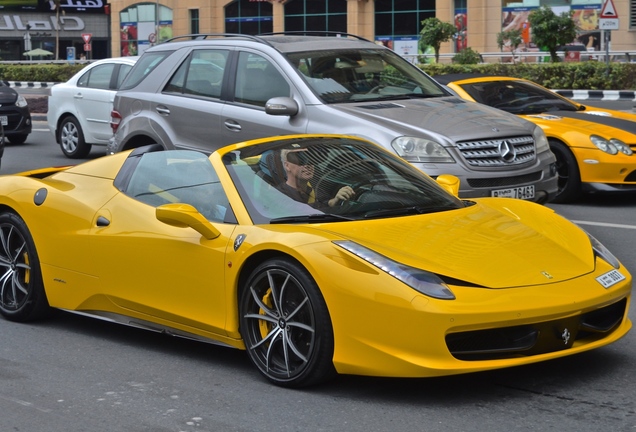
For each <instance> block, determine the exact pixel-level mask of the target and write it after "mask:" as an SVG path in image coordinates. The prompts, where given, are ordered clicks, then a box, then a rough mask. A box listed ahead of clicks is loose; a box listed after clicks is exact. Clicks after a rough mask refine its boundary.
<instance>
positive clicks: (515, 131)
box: [108, 34, 557, 202]
mask: <svg viewBox="0 0 636 432" xmlns="http://www.w3.org/2000/svg"><path fill="white" fill-rule="evenodd" d="M111 126H112V128H113V131H114V136H113V138H112V139H111V142H110V144H109V148H108V151H109V152H110V153H114V152H118V151H121V150H125V149H130V148H135V147H139V146H142V145H146V144H151V143H159V144H161V145H163V146H164V147H166V148H175V147H178V148H187V149H198V150H203V151H207V152H212V151H214V150H215V149H217V148H219V147H222V146H224V145H226V144H231V143H235V142H240V141H245V140H250V139H254V138H263V137H267V136H271V135H281V134H293V133H298V134H304V133H337V134H348V135H357V136H360V137H364V138H367V139H369V140H371V141H373V142H376V143H378V144H380V145H381V146H383V147H385V148H386V149H389V150H391V151H393V152H395V153H397V154H398V155H399V156H401V157H402V158H403V159H404V160H406V161H408V162H410V163H412V164H414V165H416V166H417V167H418V168H420V169H421V170H422V171H424V172H426V173H427V174H429V175H430V176H432V177H436V176H438V175H440V174H453V175H455V176H457V177H458V178H459V179H460V181H461V182H460V184H461V189H460V196H462V197H465V198H470V197H481V196H509V197H516V198H524V199H530V200H534V201H538V202H545V201H547V200H549V199H550V198H551V197H552V196H554V195H555V194H556V192H557V179H556V168H555V158H554V155H553V154H552V153H551V152H550V149H549V146H548V141H547V139H546V137H545V134H544V133H543V131H542V130H541V128H539V127H537V126H535V125H534V124H532V123H530V122H528V121H526V120H523V119H520V118H518V117H516V116H514V115H512V114H508V113H505V112H503V111H499V110H497V109H494V108H490V107H488V106H485V105H481V104H476V103H472V102H466V101H463V100H461V99H459V98H457V97H454V96H452V95H451V94H450V93H449V92H447V91H446V90H445V89H444V88H442V86H440V85H439V84H438V83H437V82H436V81H434V80H433V79H431V78H430V77H429V76H428V75H426V74H425V73H424V72H422V71H421V70H420V69H419V68H417V67H416V66H414V65H412V64H411V63H409V62H408V61H406V60H405V59H404V58H402V57H400V56H399V55H397V54H396V53H394V52H393V51H391V50H390V49H388V48H385V47H383V46H380V45H377V44H375V43H373V42H370V41H368V40H365V39H362V38H359V37H355V36H350V35H342V36H339V37H334V36H299V35H289V34H288V35H284V34H272V35H264V36H248V35H228V34H224V35H189V36H185V37H181V38H176V40H172V41H169V42H167V43H162V44H160V45H157V46H155V47H152V48H150V49H148V50H147V51H145V52H144V54H143V55H142V56H141V58H140V59H139V60H138V62H137V64H136V65H135V66H134V67H133V69H132V70H131V72H130V73H129V74H128V76H127V77H126V80H125V81H124V83H123V84H122V86H121V88H120V90H119V91H118V92H117V95H116V96H115V102H114V110H113V113H112V118H111Z"/></svg>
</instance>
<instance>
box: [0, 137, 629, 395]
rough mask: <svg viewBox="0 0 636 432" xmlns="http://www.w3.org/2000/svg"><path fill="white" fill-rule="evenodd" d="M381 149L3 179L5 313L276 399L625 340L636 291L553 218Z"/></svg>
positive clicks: (168, 161)
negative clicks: (158, 344) (240, 371)
mask: <svg viewBox="0 0 636 432" xmlns="http://www.w3.org/2000/svg"><path fill="white" fill-rule="evenodd" d="M458 190H459V184H458V180H457V178H456V177H453V176H444V175H442V176H439V177H438V178H437V180H432V179H431V178H430V177H427V176H426V175H424V174H423V173H422V172H421V171H420V170H418V169H416V168H414V167H413V166H411V165H410V164H408V163H406V162H404V161H402V160H401V159H399V158H398V157H397V156H395V155H393V154H392V153H389V152H387V151H386V150H383V149H382V148H380V147H378V146H376V145H374V144H372V143H370V142H367V141H364V140H361V139H359V138H355V137H350V136H340V135H290V136H279V137H273V138H266V139H261V140H256V141H251V142H244V143H239V144H234V145H231V146H228V147H224V148H222V149H220V150H218V151H216V152H214V153H213V154H211V155H209V156H208V155H205V154H203V153H199V152H196V151H191V150H162V147H161V146H158V145H150V146H145V147H140V148H138V149H135V150H132V151H126V152H122V153H117V154H114V155H110V156H105V157H102V158H98V159H94V160H92V161H89V162H86V163H83V164H80V165H76V166H72V167H66V168H63V167H59V168H45V169H39V170H33V171H30V172H23V173H20V174H16V175H10V176H3V177H0V244H1V248H0V269H2V271H1V272H0V273H1V274H2V276H1V278H0V281H1V284H0V313H1V314H2V315H3V316H4V317H5V318H6V319H8V320H11V321H17V322H24V321H30V320H35V319H38V318H41V317H43V316H46V315H47V314H48V313H49V312H50V311H51V310H52V308H55V309H61V310H64V311H68V312H73V313H78V314H81V315H85V316H93V317H96V318H100V319H104V320H109V321H112V322H117V323H121V324H126V325H130V326H136V327H140V328H144V329H148V330H154V331H158V332H164V333H167V334H170V335H176V336H182V337H187V338H191V339H196V340H201V341H207V342H213V343H218V344H222V345H225V346H229V347H234V348H237V349H241V350H246V352H247V355H248V357H249V359H250V360H251V362H252V363H253V364H254V365H255V367H256V369H257V370H258V371H259V372H260V373H261V374H262V375H263V376H264V377H265V378H266V379H267V380H269V381H270V382H272V383H274V384H276V385H280V386H284V387H301V386H308V385H312V384H313V385H315V384H318V383H320V382H324V381H325V380H328V379H329V378H331V377H332V376H334V375H335V374H336V373H340V374H359V375H370V376H387V377H431V376H440V375H450V374H460V373H466V372H474V371H484V370H490V369H496V368H503V367H509V366H516V365H524V364H528V363H533V362H539V361H544V360H549V359H554V358H557V357H562V356H567V355H571V354H575V353H580V352H583V351H586V350H591V349H594V348H599V347H602V346H604V345H607V344H609V343H612V342H614V341H616V340H617V339H619V338H620V337H622V336H624V335H625V334H626V333H627V332H628V330H629V329H630V328H631V322H630V320H629V318H628V309H629V303H630V297H631V285H632V277H631V275H630V273H629V272H628V271H627V269H625V268H624V267H623V266H622V265H621V263H620V262H619V261H618V260H617V259H616V257H614V256H613V255H612V254H611V253H610V252H609V251H608V250H607V249H606V248H605V247H603V245H602V244H601V243H599V242H598V241H597V240H595V239H594V238H593V237H592V236H590V235H588V234H587V233H586V232H585V231H583V230H582V229H580V228H579V227H577V226H576V225H574V224H573V223H571V222H569V221H568V220H566V219H565V218H563V217H561V216H559V215H558V214H556V213H555V212H554V211H553V210H551V209H549V208H547V207H545V206H542V205H539V204H535V203H531V202H527V201H523V200H517V199H509V198H480V199H472V200H461V199H459V198H458V197H457V196H456V194H457V191H458Z"/></svg>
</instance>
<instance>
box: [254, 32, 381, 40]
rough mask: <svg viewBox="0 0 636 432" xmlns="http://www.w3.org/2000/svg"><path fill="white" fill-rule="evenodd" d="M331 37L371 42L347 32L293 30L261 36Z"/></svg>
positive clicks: (262, 34)
mask: <svg viewBox="0 0 636 432" xmlns="http://www.w3.org/2000/svg"><path fill="white" fill-rule="evenodd" d="M299 35H302V36H331V37H350V38H354V39H358V40H361V41H365V42H371V41H370V40H369V39H366V38H363V37H362V36H358V35H354V34H351V33H346V32H335V31H328V30H293V31H282V32H275V33H261V34H259V36H299Z"/></svg>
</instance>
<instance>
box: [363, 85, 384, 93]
mask: <svg viewBox="0 0 636 432" xmlns="http://www.w3.org/2000/svg"><path fill="white" fill-rule="evenodd" d="M384 87H386V84H379V85H377V86H375V87H373V88H372V89H371V90H369V91H368V92H366V93H365V94H376V93H380V90H382V89H383V88H384Z"/></svg>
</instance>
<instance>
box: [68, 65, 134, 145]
mask: <svg viewBox="0 0 636 432" xmlns="http://www.w3.org/2000/svg"><path fill="white" fill-rule="evenodd" d="M131 67H132V66H131V65H128V64H117V63H105V64H101V65H98V66H95V67H94V68H91V69H90V70H89V71H88V72H87V73H86V74H84V75H82V76H81V77H80V79H79V80H78V81H77V90H76V91H75V94H74V95H73V98H74V100H75V109H76V111H75V112H77V113H78V115H79V116H81V117H83V123H84V124H83V125H82V126H83V129H84V133H85V134H86V135H89V136H92V138H91V139H89V142H96V143H107V142H108V140H109V139H110V137H111V136H112V135H113V130H112V129H111V127H110V113H111V111H112V109H113V101H114V99H115V92H116V91H117V86H118V84H119V83H121V80H122V79H123V77H124V76H125V75H126V74H127V73H128V71H129V70H130V69H131Z"/></svg>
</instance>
